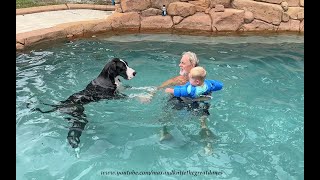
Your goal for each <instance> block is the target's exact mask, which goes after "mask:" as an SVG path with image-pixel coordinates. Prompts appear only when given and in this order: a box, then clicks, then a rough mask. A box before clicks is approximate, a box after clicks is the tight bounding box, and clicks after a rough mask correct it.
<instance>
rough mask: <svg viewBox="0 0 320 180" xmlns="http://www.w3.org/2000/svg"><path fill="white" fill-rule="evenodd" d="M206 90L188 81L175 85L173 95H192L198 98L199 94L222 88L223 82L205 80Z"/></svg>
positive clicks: (206, 93) (191, 96)
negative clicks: (181, 84)
mask: <svg viewBox="0 0 320 180" xmlns="http://www.w3.org/2000/svg"><path fill="white" fill-rule="evenodd" d="M204 86H205V87H206V89H205V90H203V89H200V90H199V88H200V87H197V86H192V85H191V84H190V82H187V83H186V84H185V85H183V86H175V87H174V92H173V95H174V96H175V97H190V98H198V97H199V95H208V94H210V93H211V92H213V91H218V90H221V89H222V87H223V83H222V82H220V81H217V80H207V79H206V80H204ZM199 92H201V94H199Z"/></svg>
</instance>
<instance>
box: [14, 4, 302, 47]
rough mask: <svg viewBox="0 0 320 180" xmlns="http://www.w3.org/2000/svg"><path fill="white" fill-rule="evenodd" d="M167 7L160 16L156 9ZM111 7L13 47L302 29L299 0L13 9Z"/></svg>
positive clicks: (25, 37) (23, 37)
mask: <svg viewBox="0 0 320 180" xmlns="http://www.w3.org/2000/svg"><path fill="white" fill-rule="evenodd" d="M163 5H165V6H166V7H167V14H168V15H166V16H162V15H161V12H162V10H161V8H162V6H163ZM76 8H82V9H100V10H115V13H113V14H112V15H110V16H109V17H108V18H106V19H101V20H91V21H81V22H74V23H66V24H61V25H57V26H55V27H52V28H47V29H41V30H35V31H31V32H25V33H19V34H17V35H16V50H24V49H25V48H26V47H31V46H33V45H36V44H39V43H42V42H48V41H52V40H57V39H66V38H76V37H81V36H90V35H93V34H98V33H106V32H110V33H111V34H115V33H120V32H129V33H130V32H134V33H136V32H169V33H172V32H173V33H175V32H178V33H179V32H183V33H187V34H201V35H205V34H209V35H210V34H217V33H219V32H224V33H239V32H240V33H241V32H257V33H263V32H296V33H301V34H303V33H304V0H193V1H188V0H120V1H119V2H118V3H117V4H116V5H115V6H108V5H104V6H103V5H92V4H88V5H84V4H81V5H79V4H66V5H56V6H50V7H34V8H27V9H17V10H16V14H26V13H34V12H42V11H47V10H61V9H76Z"/></svg>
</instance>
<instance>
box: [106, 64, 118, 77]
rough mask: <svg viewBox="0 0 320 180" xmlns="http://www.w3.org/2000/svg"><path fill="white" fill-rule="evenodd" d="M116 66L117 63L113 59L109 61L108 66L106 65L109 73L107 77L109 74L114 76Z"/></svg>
mask: <svg viewBox="0 0 320 180" xmlns="http://www.w3.org/2000/svg"><path fill="white" fill-rule="evenodd" d="M116 66H117V64H116V62H114V61H112V62H111V64H110V66H109V67H108V70H107V71H108V75H109V77H110V76H111V77H115V76H116V74H115V73H116Z"/></svg>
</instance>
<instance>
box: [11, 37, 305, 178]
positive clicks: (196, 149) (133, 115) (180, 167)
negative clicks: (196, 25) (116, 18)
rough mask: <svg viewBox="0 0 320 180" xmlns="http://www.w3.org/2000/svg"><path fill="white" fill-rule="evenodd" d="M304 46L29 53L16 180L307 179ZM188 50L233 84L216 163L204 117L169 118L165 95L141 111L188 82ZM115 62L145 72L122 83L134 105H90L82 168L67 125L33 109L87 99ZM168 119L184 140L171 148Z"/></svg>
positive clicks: (281, 42)
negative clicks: (176, 83) (149, 96)
mask: <svg viewBox="0 0 320 180" xmlns="http://www.w3.org/2000/svg"><path fill="white" fill-rule="evenodd" d="M303 38H304V37H303V36H297V35H277V36H219V37H202V36H182V35H166V34H161V35H148V34H138V35H121V36H113V37H105V36H98V37H95V38H90V39H81V40H75V41H71V42H67V43H57V44H53V45H51V46H50V47H42V48H40V47H38V48H37V49H34V50H31V51H30V52H25V53H19V54H17V56H16V178H17V179H47V180H50V179H86V180H87V179H92V180H96V179H272V180H275V179H279V180H283V179H299V180H300V179H304V40H303ZM188 50H191V51H193V52H195V53H196V54H197V55H198V57H199V59H200V64H201V65H202V66H204V67H205V68H206V69H207V72H208V74H207V78H209V79H216V80H220V81H222V82H223V83H224V88H223V90H221V91H217V92H215V93H214V94H213V99H212V100H211V107H210V109H209V112H210V114H211V115H210V116H209V117H208V122H207V123H208V126H209V128H210V129H211V131H212V132H213V134H214V140H213V141H212V142H213V143H212V146H213V154H211V155H207V154H205V153H204V148H203V147H204V142H203V140H202V139H201V138H200V136H199V131H200V125H199V117H197V116H193V115H192V114H190V113H189V112H187V111H184V110H180V111H176V110H172V111H171V112H169V113H170V116H167V114H166V113H168V112H167V111H165V110H164V109H165V108H166V101H167V99H168V98H169V96H168V95H167V94H165V93H164V91H159V92H158V93H157V94H156V95H155V96H154V98H153V100H152V101H151V102H150V103H141V102H140V101H139V100H137V99H136V96H139V95H145V94H146V93H147V92H149V90H152V89H153V88H154V87H155V86H157V85H159V84H161V82H163V81H165V80H167V79H168V78H170V77H173V76H175V75H177V74H178V73H179V67H178V63H179V61H180V57H181V53H182V52H183V51H188ZM113 57H120V58H122V59H124V60H126V61H127V62H128V63H129V66H131V67H132V68H133V69H135V70H136V71H137V76H136V77H135V78H133V79H132V80H130V81H126V80H122V82H123V83H124V84H127V85H130V86H132V87H133V88H132V89H126V90H124V93H125V94H127V95H128V96H129V98H127V99H124V100H108V101H107V100H102V101H99V102H95V103H90V104H88V105H85V112H86V114H87V116H88V121H89V122H88V124H87V125H86V127H85V131H84V132H83V134H82V136H81V148H80V158H77V157H76V155H75V152H74V150H73V149H72V148H71V147H70V145H69V144H68V142H67V140H66V137H67V133H68V126H69V124H68V122H67V121H66V120H65V119H64V118H65V117H66V115H65V114H63V113H61V112H58V111H57V112H53V113H49V114H42V113H40V112H35V111H31V110H30V109H29V108H27V107H26V103H31V106H32V107H40V108H43V109H50V107H48V106H45V105H42V104H41V102H44V103H49V104H55V103H58V102H59V101H62V100H65V99H66V98H67V97H69V96H70V95H71V94H73V93H75V92H78V91H80V90H82V89H83V88H85V86H86V85H87V84H88V83H89V82H90V81H91V80H92V79H93V78H95V77H96V76H97V75H98V74H99V73H100V71H101V70H102V68H103V66H104V65H105V64H106V62H108V60H109V59H111V58H113ZM168 117H170V119H166V121H168V122H170V123H169V125H168V129H169V131H170V132H171V134H172V135H173V137H174V139H172V140H171V141H167V142H162V143H160V142H159V131H160V129H161V127H162V124H161V123H160V121H161V120H162V119H163V118H168ZM194 172H199V173H210V172H211V174H207V175H203V174H198V175H195V174H193V175H192V174H191V173H194ZM112 173H128V174H127V175H117V174H114V175H112ZM129 173H130V175H129ZM134 173H137V174H134ZM139 173H141V174H139ZM143 173H146V174H145V175H142V174H143ZM148 173H149V174H148ZM157 173H162V175H160V174H157ZM170 173H171V174H170ZM174 173H175V174H174ZM183 173H185V174H183Z"/></svg>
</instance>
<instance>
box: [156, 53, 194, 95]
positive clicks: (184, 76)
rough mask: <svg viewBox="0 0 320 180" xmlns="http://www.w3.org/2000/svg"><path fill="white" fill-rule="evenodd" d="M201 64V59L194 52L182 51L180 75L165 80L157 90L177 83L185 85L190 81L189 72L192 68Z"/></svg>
mask: <svg viewBox="0 0 320 180" xmlns="http://www.w3.org/2000/svg"><path fill="white" fill-rule="evenodd" d="M198 65H199V59H198V58H197V55H196V54H195V53H194V52H191V51H187V52H183V53H182V57H181V60H180V64H179V67H180V75H179V76H176V77H173V78H171V79H169V80H167V81H165V82H163V83H162V84H161V85H160V86H159V87H157V90H159V89H162V88H165V87H168V86H175V85H184V84H185V83H187V82H188V81H189V77H188V74H189V72H190V70H191V69H192V68H194V67H196V66H198Z"/></svg>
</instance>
